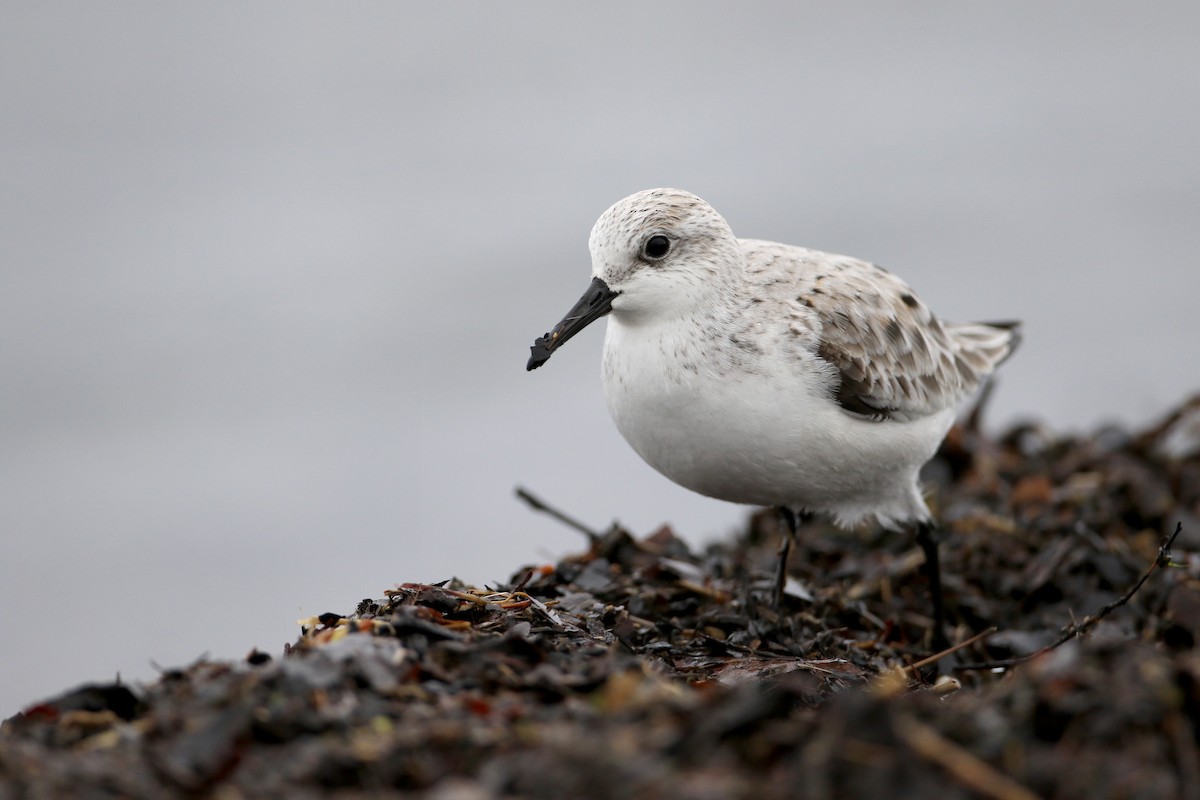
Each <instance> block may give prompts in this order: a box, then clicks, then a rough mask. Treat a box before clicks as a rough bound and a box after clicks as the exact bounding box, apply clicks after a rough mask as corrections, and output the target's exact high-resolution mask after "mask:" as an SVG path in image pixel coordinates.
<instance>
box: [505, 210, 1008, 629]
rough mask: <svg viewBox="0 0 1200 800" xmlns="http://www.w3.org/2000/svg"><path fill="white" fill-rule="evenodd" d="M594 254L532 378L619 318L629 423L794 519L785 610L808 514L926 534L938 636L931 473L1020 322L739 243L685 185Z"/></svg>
mask: <svg viewBox="0 0 1200 800" xmlns="http://www.w3.org/2000/svg"><path fill="white" fill-rule="evenodd" d="M589 247H590V249H591V255H592V282H591V285H590V286H589V287H588V289H587V291H586V292H585V293H584V295H583V297H582V298H581V299H580V300H579V302H578V303H577V304H576V305H575V307H574V308H572V309H571V310H570V311H569V312H568V313H567V316H566V317H565V318H564V319H563V320H562V322H560V323H559V324H558V325H556V326H555V327H554V329H553V330H552V331H551V332H549V333H547V334H546V335H545V336H543V337H541V338H539V339H538V340H537V341H536V343H535V344H534V345H533V347H532V355H531V356H530V359H529V363H528V365H527V368H528V369H536V368H537V367H539V366H541V365H542V364H543V363H545V362H546V361H547V360H548V359H549V358H550V355H551V354H552V353H553V352H554V351H555V350H556V349H558V348H559V347H560V346H562V344H563V343H564V342H566V341H567V340H568V339H570V338H571V337H572V336H574V335H575V334H576V333H578V332H579V331H580V330H582V329H583V328H584V327H585V326H587V325H588V324H589V323H591V322H593V321H595V320H597V319H599V318H600V317H603V316H605V315H610V320H609V324H608V332H607V335H606V336H605V340H604V357H603V375H604V390H605V395H606V397H607V400H608V408H609V411H610V413H611V414H612V418H613V420H614V421H615V422H616V424H617V428H618V429H619V430H620V431H621V434H622V435H623V436H624V437H625V439H626V441H628V442H629V444H630V445H632V446H633V449H634V450H636V451H637V453H638V454H639V455H640V456H641V457H642V458H643V459H645V461H646V462H647V463H648V464H650V466H652V467H654V468H655V469H656V470H658V471H659V472H661V473H662V474H663V475H666V476H667V477H668V478H670V479H671V480H673V481H675V482H676V483H678V484H680V485H681V486H685V487H687V488H688V489H691V490H693V491H696V492H699V493H701V494H704V495H708V496H709V497H715V498H718V499H721V500H728V501H731V502H734V503H746V504H751V505H765V506H778V507H779V508H780V509H781V511H782V512H783V516H784V519H785V521H786V523H787V528H788V534H787V535H786V536H784V537H783V543H782V545H781V547H780V565H779V570H778V572H777V575H776V594H777V600H781V599H782V596H781V595H782V591H783V583H784V580H785V577H786V568H787V556H788V553H789V551H790V547H791V540H792V537H794V535H795V532H796V526H797V523H798V520H799V519H803V518H806V517H808V516H809V515H811V514H814V513H823V514H828V515H830V516H832V518H833V519H834V521H835V522H836V523H838V524H839V525H841V526H844V527H849V526H853V525H856V524H858V523H860V522H862V521H864V520H869V519H874V520H875V521H877V522H878V523H879V524H881V525H883V526H886V527H888V528H896V527H899V526H901V525H904V524H913V525H915V526H916V528H917V534H918V536H917V538H918V541H920V542H921V545H922V547H923V548H924V550H925V554H926V562H927V569H928V570H929V579H930V584H931V586H930V588H931V591H932V592H933V593H934V611H935V617H937V618H939V619H938V623H939V624H938V629H940V622H941V620H940V617H941V608H940V591H939V590H940V587H939V586H938V581H939V578H938V574H937V545H936V540H935V539H934V538H933V536H932V533H931V531H932V523H933V519H932V516H931V514H930V512H929V507H928V506H927V505H926V504H925V500H924V498H923V497H922V495H921V490H920V488H919V486H918V481H917V476H918V472H919V470H920V468H921V465H923V464H924V463H925V462H926V461H928V460H929V459H930V458H932V457H933V455H934V453H935V452H936V450H937V447H938V444H939V443H940V442H941V440H942V439H943V437H945V435H946V433H947V431H948V430H949V429H950V426H951V424H952V423H953V421H954V417H955V414H956V409H957V407H958V405H959V404H960V403H961V402H962V401H963V400H964V399H965V398H966V397H967V395H968V394H970V393H971V392H972V391H973V390H974V389H976V388H977V387H978V386H979V385H980V383H981V382H982V381H983V380H984V379H985V378H987V377H988V375H990V374H991V372H992V371H993V370H994V369H995V368H996V366H997V365H998V364H1000V362H1002V361H1003V360H1004V359H1005V358H1006V357H1007V356H1008V355H1009V354H1010V353H1011V352H1012V350H1013V348H1014V347H1015V346H1016V343H1017V340H1018V333H1017V326H1016V324H1014V323H991V324H984V323H956V322H945V321H942V320H940V319H938V318H937V317H936V316H934V314H933V312H931V311H930V310H929V308H928V307H927V306H926V305H925V304H924V303H923V302H921V300H920V299H918V298H917V296H916V294H915V293H914V292H913V290H912V289H911V288H909V286H908V284H906V283H905V282H904V281H902V280H900V279H899V278H897V277H896V276H895V275H892V274H891V273H890V272H888V271H886V270H884V269H882V268H881V267H877V266H875V265H873V264H869V263H867V262H865V261H860V260H858V259H854V258H848V257H846V256H838V255H831V254H829V253H822V252H818V251H815V250H808V249H806V248H803V247H794V246H791V245H785V244H777V243H775V242H767V241H760V240H755V239H738V238H735V237H734V235H733V231H731V230H730V228H729V225H728V223H726V222H725V219H724V218H723V217H721V215H720V214H718V213H717V212H716V211H715V210H713V208H712V207H711V206H710V205H709V204H708V203H706V202H704V201H703V200H701V199H700V198H699V197H696V196H695V195H693V194H690V193H688V192H684V191H680V190H678V189H652V190H649V191H644V192H639V193H637V194H634V195H630V196H629V197H626V198H625V199H624V200H621V201H620V202H618V203H616V204H615V205H613V206H612V207H611V208H609V209H608V210H607V211H605V212H604V214H603V215H601V217H600V219H599V220H598V221H597V222H596V225H595V227H594V228H593V229H592V234H591V238H590V240H589Z"/></svg>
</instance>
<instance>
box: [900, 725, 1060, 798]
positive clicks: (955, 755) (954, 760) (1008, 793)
mask: <svg viewBox="0 0 1200 800" xmlns="http://www.w3.org/2000/svg"><path fill="white" fill-rule="evenodd" d="M892 730H894V731H895V732H896V737H897V738H899V739H900V741H902V742H904V744H905V745H907V746H908V748H909V749H910V750H912V751H913V752H914V753H916V754H917V755H919V756H921V757H922V758H924V759H926V760H927V761H932V762H933V763H935V764H937V765H938V766H939V767H941V768H942V769H944V770H946V772H949V773H950V774H951V775H953V776H954V777H955V778H957V779H958V780H959V781H961V782H962V783H963V784H965V785H966V786H967V788H969V789H971V790H972V791H975V792H979V793H980V794H982V795H985V796H987V797H993V798H996V800H1038V796H1037V795H1036V794H1034V793H1033V792H1031V791H1029V790H1028V789H1026V788H1025V787H1024V786H1022V785H1021V784H1019V783H1017V782H1016V781H1015V780H1013V779H1012V778H1010V777H1008V776H1007V775H1005V774H1004V773H1003V772H1000V771H999V770H998V769H996V768H995V767H993V766H992V765H991V764H989V763H987V762H986V761H984V760H983V759H981V758H980V757H979V756H977V755H975V754H974V753H972V752H971V751H969V750H967V749H965V748H963V747H962V746H961V745H957V744H955V743H954V742H952V741H950V740H949V739H947V738H946V737H944V736H942V735H941V734H940V733H938V732H937V731H936V730H934V729H933V728H931V727H929V726H928V725H926V724H925V723H923V722H917V720H916V719H914V718H913V717H910V716H908V715H899V714H898V715H897V716H896V718H895V719H894V720H892Z"/></svg>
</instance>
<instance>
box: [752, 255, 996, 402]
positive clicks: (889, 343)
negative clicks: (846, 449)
mask: <svg viewBox="0 0 1200 800" xmlns="http://www.w3.org/2000/svg"><path fill="white" fill-rule="evenodd" d="M743 246H744V248H745V251H746V255H747V273H748V277H749V278H750V280H751V283H752V284H753V285H755V286H757V287H760V288H761V289H763V290H765V291H766V292H768V293H769V294H770V295H772V296H773V297H774V298H775V299H777V300H783V301H785V302H786V303H787V304H788V306H789V309H790V311H791V314H792V317H793V321H792V324H793V330H795V331H797V333H799V334H801V335H802V338H806V339H807V347H808V348H809V349H810V350H812V351H814V352H815V354H816V356H817V357H818V358H820V359H822V360H824V361H826V362H828V363H829V364H830V365H832V366H833V367H834V369H836V371H837V376H838V379H839V385H838V386H837V388H836V391H835V397H836V399H837V401H838V403H840V404H841V405H842V407H843V408H845V409H846V410H847V411H849V412H852V413H854V414H860V415H863V416H866V417H870V418H873V419H901V420H904V419H916V418H919V417H924V416H927V415H930V414H935V413H938V412H939V411H942V410H944V409H946V408H950V407H953V406H954V405H956V404H957V403H958V402H959V401H961V400H962V399H963V398H964V397H965V396H966V395H967V394H968V393H970V392H971V391H973V390H974V389H976V388H977V387H978V386H979V384H980V383H981V382H982V381H983V380H984V379H985V378H987V376H988V375H990V374H991V373H992V371H993V370H994V369H995V368H996V367H997V366H998V365H999V364H1000V362H1001V361H1003V360H1004V359H1005V358H1007V357H1008V355H1009V354H1010V353H1011V352H1012V351H1013V349H1014V348H1015V347H1016V344H1017V341H1018V339H1019V335H1018V331H1017V325H1016V323H990V324H985V323H952V322H943V321H941V320H939V319H938V318H937V317H936V316H935V315H934V314H933V312H932V311H930V310H929V307H928V306H926V305H925V304H924V303H923V302H921V300H920V299H919V298H918V297H917V296H916V294H915V293H914V292H913V291H912V289H911V288H910V287H909V286H908V284H906V283H905V282H904V281H902V280H901V279H900V278H897V277H896V276H895V275H892V274H891V273H890V272H888V271H887V270H884V269H883V268H882V267H878V266H875V265H874V264H869V263H867V262H865V261H859V260H857V259H853V258H847V257H845V256H835V255H830V254H827V253H820V252H817V251H815V250H807V249H804V248H798V247H789V246H786V245H776V244H774V243H766V242H755V241H744V242H743ZM785 276H786V277H785ZM785 292H786V296H784V293H785Z"/></svg>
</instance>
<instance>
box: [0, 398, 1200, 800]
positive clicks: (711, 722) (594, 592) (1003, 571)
mask: <svg viewBox="0 0 1200 800" xmlns="http://www.w3.org/2000/svg"><path fill="white" fill-rule="evenodd" d="M927 479H928V481H929V484H930V488H931V499H932V501H933V505H934V506H935V508H936V512H937V514H938V517H939V519H940V520H941V522H942V529H941V531H942V535H943V538H944V541H943V545H942V558H943V570H944V584H945V586H944V588H945V597H946V605H947V611H948V622H949V624H948V628H949V631H948V633H949V638H950V640H951V641H952V642H957V643H961V642H968V644H967V646H965V647H963V648H961V649H959V650H957V651H956V652H954V653H951V654H944V653H943V654H940V655H941V657H940V658H936V659H933V660H931V659H929V658H927V657H929V656H930V655H931V654H933V653H932V650H933V649H934V648H932V642H933V638H932V633H933V630H932V622H931V620H930V617H929V613H928V609H929V607H930V606H929V600H928V597H927V594H926V592H927V584H926V582H925V578H924V574H923V572H922V570H921V564H922V556H921V551H920V549H919V548H917V547H916V546H915V545H914V544H913V542H912V540H911V538H910V537H909V536H907V535H905V534H879V533H876V532H870V533H865V534H863V535H861V536H847V535H846V534H839V533H835V532H834V531H833V530H832V529H830V528H827V527H824V526H822V525H819V524H814V525H812V526H810V527H809V528H808V529H807V530H806V531H805V533H804V535H803V536H802V539H801V541H800V542H799V544H798V546H797V548H796V550H795V551H794V553H793V556H792V560H791V567H792V575H793V579H792V580H791V582H790V583H789V591H788V597H787V604H786V608H784V609H778V608H776V607H774V605H773V603H772V602H771V599H770V595H771V591H770V586H771V572H772V569H773V561H774V553H775V548H776V545H777V541H778V539H777V537H778V532H779V525H778V522H777V520H776V518H775V517H774V516H773V515H772V514H769V513H762V514H759V515H757V516H755V517H754V518H753V519H752V520H751V522H750V524H749V526H748V529H747V531H746V532H745V534H744V535H743V536H741V537H740V538H739V539H738V540H737V541H733V542H725V543H719V544H716V545H713V546H712V547H710V548H709V549H707V550H706V551H704V552H702V553H696V552H692V551H690V550H689V549H688V547H687V546H686V545H685V544H684V543H683V542H682V541H680V540H679V539H677V538H675V536H673V535H672V533H671V531H669V530H666V529H664V530H660V531H658V532H656V533H654V534H653V535H651V536H649V537H646V538H643V539H636V538H634V537H631V536H630V535H629V534H628V533H627V532H625V531H623V530H621V529H620V528H617V527H614V528H612V529H610V530H608V531H587V530H586V529H582V526H579V527H580V528H581V529H582V530H581V534H582V535H583V536H584V537H585V538H583V539H581V541H582V542H583V545H582V546H583V547H585V548H586V550H585V552H583V553H582V554H580V555H577V556H573V557H570V558H566V559H564V560H563V561H561V562H560V563H558V564H553V565H535V566H531V567H522V568H520V569H518V570H517V571H516V572H515V573H514V575H513V577H512V578H511V579H510V580H509V581H507V582H505V583H502V584H497V585H495V586H489V587H473V586H465V585H462V584H459V583H456V582H451V583H449V584H446V585H442V586H431V585H426V584H420V583H403V584H399V585H397V586H396V587H394V588H392V589H389V590H386V591H385V592H384V593H383V594H384V596H383V597H381V598H377V599H367V600H363V601H361V602H359V603H358V604H357V606H356V607H354V608H350V607H349V606H347V608H345V609H342V610H341V611H340V612H338V613H329V614H324V615H322V616H320V617H317V618H314V619H312V620H310V621H309V624H308V625H307V626H306V627H305V628H304V629H303V632H302V635H301V636H300V637H299V639H298V640H297V641H296V642H295V644H294V645H291V646H289V647H288V648H286V650H285V652H284V653H283V654H282V655H276V656H274V657H272V656H270V655H267V654H265V653H260V652H255V653H252V654H250V656H249V657H248V658H247V659H246V660H244V661H242V662H238V663H228V662H212V661H204V662H200V663H196V664H193V665H191V666H190V667H187V668H186V669H180V670H176V671H172V672H168V673H165V674H164V675H163V676H162V677H161V679H160V680H158V681H157V682H156V683H154V684H152V685H149V686H145V687H136V688H135V687H129V686H122V685H91V686H85V687H80V688H78V689H75V690H73V691H70V692H66V693H64V694H63V695H60V696H59V697H56V698H54V699H52V700H50V701H48V702H46V703H43V704H40V705H36V706H32V707H30V708H28V709H26V710H25V711H24V712H23V713H21V714H18V715H17V716H15V717H13V718H12V719H9V720H7V721H6V722H5V723H4V724H3V727H2V728H0V800H7V799H8V798H23V797H29V798H57V797H68V796H70V797H88V798H91V797H95V798H102V797H219V798H237V797H296V798H304V797H316V796H339V797H355V796H371V797H392V796H395V797H401V796H403V797H428V798H437V799H438V800H475V799H476V798H479V799H480V800H483V799H484V798H601V797H604V798H607V797H614V798H615V797H621V798H630V797H632V798H754V799H755V800H770V798H792V797H813V798H847V797H871V798H878V797H901V798H903V797H914V798H916V797H920V798H931V797H936V798H955V797H989V798H1005V799H1006V800H1008V799H1011V800H1017V798H1031V797H1066V798H1107V797H1130V798H1134V797H1136V798H1142V797H1145V798H1158V797H1200V754H1198V747H1197V741H1198V737H1200V650H1197V647H1196V640H1197V638H1198V637H1200V556H1197V555H1194V553H1196V552H1197V550H1198V549H1200V397H1197V398H1194V399H1193V400H1192V401H1190V402H1189V403H1188V404H1185V405H1184V406H1182V407H1181V408H1180V409H1178V410H1177V411H1176V412H1175V413H1173V414H1172V415H1171V416H1170V417H1169V418H1168V419H1166V420H1165V421H1163V422H1162V423H1161V424H1159V425H1156V426H1154V427H1153V428H1152V429H1150V430H1147V431H1144V432H1140V433H1136V434H1133V433H1129V432H1125V431H1121V430H1116V429H1105V430H1101V431H1098V432H1095V433H1094V434H1092V435H1089V436H1082V437H1061V436H1056V435H1054V434H1052V433H1050V432H1047V431H1045V430H1042V429H1040V428H1038V427H1036V426H1032V425H1026V426H1019V427H1016V428H1014V429H1012V430H1010V431H1008V432H1007V433H1005V434H1004V435H1002V436H1000V437H999V438H989V437H987V436H984V435H982V434H981V433H979V432H978V431H977V430H976V429H975V427H974V426H973V424H971V423H968V424H966V425H964V426H963V427H960V428H956V429H955V431H954V432H953V433H952V434H951V436H950V437H949V439H948V440H947V442H946V444H945V446H944V447H943V448H942V451H941V453H940V455H939V456H938V458H937V459H936V460H935V461H934V462H933V463H932V464H931V465H930V467H929V469H928V473H927ZM531 500H532V501H533V502H534V503H537V502H538V501H536V499H532V498H531ZM1177 528H1178V529H1179V531H1180V533H1179V535H1178V537H1177V538H1176V539H1175V540H1174V541H1173V543H1170V545H1169V546H1168V545H1167V540H1168V538H1169V535H1170V534H1171V533H1172V532H1174V531H1176V530H1177ZM571 535H575V534H572V533H570V532H566V531H564V536H571ZM1142 579H1145V580H1144V583H1142V584H1141V585H1140V586H1139V581H1140V580H1142ZM1135 588H1136V591H1133V590H1134V589H1135ZM1130 592H1132V595H1130ZM1126 598H1127V602H1124V603H1121V601H1122V600H1123V599H1126ZM981 634H982V635H981ZM935 655H936V654H935ZM922 662H924V663H922Z"/></svg>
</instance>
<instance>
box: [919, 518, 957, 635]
mask: <svg viewBox="0 0 1200 800" xmlns="http://www.w3.org/2000/svg"><path fill="white" fill-rule="evenodd" d="M938 541H939V540H938V536H937V531H936V529H935V528H934V525H933V523H932V522H922V523H920V524H919V525H918V526H917V544H919V545H920V546H921V550H922V551H923V552H924V553H925V578H926V580H928V581H929V599H930V601H931V602H932V604H933V649H934V650H935V651H937V652H941V651H942V650H945V649H946V648H947V647H949V646H950V643H949V641H948V640H947V639H946V610H945V607H944V606H943V604H942V567H941V563H940V561H939V560H938Z"/></svg>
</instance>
